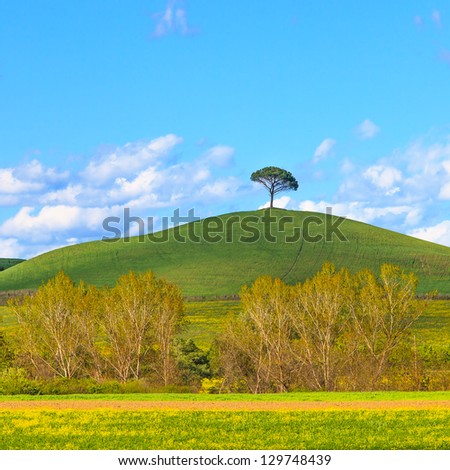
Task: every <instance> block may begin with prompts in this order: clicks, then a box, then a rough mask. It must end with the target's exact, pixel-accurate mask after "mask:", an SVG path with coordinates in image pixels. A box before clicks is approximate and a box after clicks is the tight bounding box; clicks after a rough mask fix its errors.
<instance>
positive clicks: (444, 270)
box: [0, 209, 450, 298]
mask: <svg viewBox="0 0 450 470" xmlns="http://www.w3.org/2000/svg"><path fill="white" fill-rule="evenodd" d="M264 214H268V212H267V211H254V212H240V213H235V214H227V215H223V216H220V217H217V218H214V219H206V220H207V221H206V222H202V221H201V222H195V223H193V224H188V225H184V226H181V227H179V237H178V238H180V237H187V236H188V234H189V233H194V234H195V235H196V236H198V237H199V240H198V241H194V240H192V238H193V237H190V239H191V241H186V242H180V241H177V240H176V233H175V232H174V230H173V229H171V230H169V231H168V232H166V233H167V236H168V240H167V241H165V242H160V243H156V242H154V241H149V240H148V239H147V238H146V237H143V238H144V240H142V241H140V240H139V238H137V237H135V238H130V239H129V241H128V242H124V241H123V240H118V241H115V242H102V241H98V242H91V243H84V244H80V245H74V246H69V247H66V248H62V249H59V250H55V251H52V252H49V253H46V254H43V255H41V256H38V257H36V258H33V259H31V260H28V261H26V262H24V263H21V264H19V265H17V266H14V267H12V268H10V269H7V270H5V271H3V272H1V273H0V291H5V290H16V289H24V288H36V287H38V286H39V285H40V284H41V283H42V282H43V281H45V280H47V279H49V278H50V277H53V276H54V275H55V274H56V273H57V272H58V271H60V270H61V269H63V270H64V271H65V272H66V273H67V274H69V275H70V276H71V277H72V279H73V280H74V281H79V280H80V279H83V280H84V281H85V282H87V283H91V284H95V285H98V286H102V285H105V284H108V285H111V284H113V283H114V282H115V280H116V279H117V277H118V276H119V275H121V274H124V273H128V272H129V271H131V270H133V271H138V272H139V271H145V270H148V269H152V270H153V271H154V272H155V273H156V274H157V275H158V276H162V277H165V278H167V279H168V280H169V281H171V282H174V283H176V284H177V285H179V286H180V287H181V288H182V290H183V292H184V294H185V295H187V296H206V297H209V298H211V297H214V296H224V295H231V294H236V293H238V292H239V290H240V288H241V286H242V285H243V284H246V283H250V282H252V281H254V280H255V279H256V278H257V277H259V276H261V275H263V274H269V275H271V276H273V277H279V278H281V279H283V280H285V281H286V282H288V283H295V282H297V281H303V280H305V279H306V278H307V277H311V276H312V275H314V274H315V273H316V272H317V271H319V270H320V268H321V267H322V264H323V263H324V262H325V261H331V262H333V263H334V264H335V265H336V266H337V267H338V268H340V267H344V266H345V267H348V268H349V269H350V270H351V271H353V272H355V271H358V270H361V269H363V268H370V269H372V270H374V271H375V272H378V271H379V268H380V265H381V264H382V263H393V264H398V265H400V266H402V267H403V268H404V269H406V270H407V271H414V272H415V273H416V274H417V276H418V277H419V279H420V284H419V289H418V290H419V292H422V293H423V292H427V291H430V290H434V289H437V290H438V291H439V292H440V293H445V294H450V282H449V281H450V248H448V247H445V246H442V245H436V244H433V243H429V242H426V241H423V240H418V239H415V238H412V237H409V236H406V235H402V234H399V233H396V232H392V231H389V230H384V229H381V228H377V227H374V226H371V225H368V224H364V223H361V222H355V221H352V220H345V221H344V222H343V223H342V224H341V225H340V227H339V228H340V230H341V232H342V234H343V235H344V236H345V237H346V240H347V241H340V240H339V239H338V238H337V237H336V236H335V235H332V236H331V237H330V236H329V235H330V230H328V231H327V230H326V227H330V226H331V223H332V222H333V221H334V222H336V219H335V218H332V217H331V216H326V215H324V214H319V213H310V212H298V211H285V210H281V209H274V210H273V211H272V215H273V216H274V221H273V222H271V223H264V222H263V218H262V217H263V216H264ZM245 217H246V218H247V219H246V220H247V221H250V222H251V223H249V224H248V225H247V226H245V225H242V224H240V223H239V222H238V220H241V221H242V219H243V218H245ZM249 218H252V219H249ZM283 218H284V219H283ZM308 220H309V221H310V222H311V221H312V223H310V225H309V229H310V230H309V232H308V233H309V237H310V241H305V237H304V236H303V237H300V239H299V241H297V242H289V241H288V237H291V236H292V235H293V233H294V230H295V229H298V228H305V227H306V225H305V221H308ZM211 221H212V222H211ZM207 223H211V224H212V225H210V227H213V228H214V227H218V226H220V225H222V227H223V230H222V231H220V230H219V234H217V233H215V234H213V235H211V234H210V237H209V238H208V237H207V236H206V235H205V233H204V229H205V226H206V224H207ZM249 227H250V229H249ZM219 229H220V227H219ZM249 230H251V231H253V232H254V233H256V234H257V235H258V234H259V235H260V236H259V238H258V239H255V240H254V241H252V242H249V240H248V239H249V238H250V237H251V236H253V235H252V232H251V231H249ZM327 233H328V238H330V239H329V240H327ZM304 234H305V231H303V235H304ZM157 235H158V237H159V238H160V237H161V236H162V234H161V233H160V234H157ZM316 236H318V238H317V240H316V241H312V238H314V237H316ZM214 237H216V238H217V237H218V238H219V240H218V241H215V242H213V241H211V240H213V239H214ZM243 237H244V241H243ZM270 237H272V240H271V239H270ZM255 238H256V237H255ZM208 240H209V241H208ZM245 241H246V242H245Z"/></svg>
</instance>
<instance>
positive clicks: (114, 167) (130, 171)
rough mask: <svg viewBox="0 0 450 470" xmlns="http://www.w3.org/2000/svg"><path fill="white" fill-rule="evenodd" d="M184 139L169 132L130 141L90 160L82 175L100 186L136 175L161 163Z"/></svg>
mask: <svg viewBox="0 0 450 470" xmlns="http://www.w3.org/2000/svg"><path fill="white" fill-rule="evenodd" d="M182 141H183V139H182V138H181V137H178V136H176V135H174V134H168V135H166V136H163V137H158V138H157V139H154V140H151V141H150V142H132V143H128V144H126V145H124V146H123V147H117V148H116V149H115V150H113V151H112V152H109V153H107V154H106V155H103V156H102V157H100V158H98V159H94V160H92V161H91V162H89V164H88V166H87V168H86V169H85V170H84V171H83V172H82V175H81V176H82V177H83V178H84V179H86V180H88V181H90V182H91V184H94V183H95V184H96V185H98V186H100V185H102V184H104V183H105V182H107V181H111V180H114V179H115V178H123V177H125V176H132V175H135V174H136V173H138V172H139V171H141V170H143V169H145V168H148V166H149V165H151V164H156V163H159V162H160V161H161V160H162V159H163V158H164V157H165V156H167V155H168V154H169V152H170V151H171V150H173V148H174V147H175V146H177V145H179V144H181V143H182Z"/></svg>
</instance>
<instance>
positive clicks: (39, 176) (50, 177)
mask: <svg viewBox="0 0 450 470" xmlns="http://www.w3.org/2000/svg"><path fill="white" fill-rule="evenodd" d="M14 172H15V174H16V175H17V176H18V177H19V178H21V179H23V180H28V181H39V183H58V182H61V181H66V180H67V179H68V178H69V176H70V175H69V172H68V171H63V172H62V173H58V171H57V170H56V169H55V168H45V167H44V166H43V165H42V163H41V162H40V161H38V160H36V159H34V160H32V161H31V162H29V163H26V164H24V165H21V166H19V167H17V168H16V169H15V170H14Z"/></svg>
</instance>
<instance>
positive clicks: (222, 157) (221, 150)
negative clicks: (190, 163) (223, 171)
mask: <svg viewBox="0 0 450 470" xmlns="http://www.w3.org/2000/svg"><path fill="white" fill-rule="evenodd" d="M234 154H235V149H234V148H233V147H229V146H227V145H216V146H215V147H212V148H210V149H209V150H208V151H207V152H206V153H205V155H204V161H205V162H206V163H212V164H213V165H216V166H218V167H222V168H225V167H228V166H230V165H231V163H232V162H233V157H234Z"/></svg>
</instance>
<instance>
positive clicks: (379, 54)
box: [0, 0, 450, 257]
mask: <svg viewBox="0 0 450 470" xmlns="http://www.w3.org/2000/svg"><path fill="white" fill-rule="evenodd" d="M449 83H450V4H449V2H448V1H443V0H435V1H428V0H421V1H414V0H411V1H408V2H390V1H387V0H379V1H372V0H368V1H364V2H355V1H350V0H340V1H339V2H336V1H331V0H329V1H326V0H320V1H314V2H310V1H308V2H307V1H299V0H297V1H294V0H280V1H279V2H258V3H255V2H242V1H240V2H238V1H234V0H227V1H222V0H215V1H206V0H203V1H201V0H191V1H188V0H186V1H182V0H161V1H160V0H130V1H128V2H123V1H110V0H77V1H75V0H67V1H64V2H57V1H56V0H51V1H50V0H27V1H24V0H15V1H14V2H1V4H0V104H1V105H0V135H1V139H0V206H1V213H0V257H10V256H15V257H31V256H34V255H36V254H38V253H41V252H44V251H48V250H50V249H53V248H56V247H59V246H64V245H67V244H71V243H77V242H82V241H87V240H92V239H99V238H101V237H102V236H103V235H105V231H104V230H103V228H102V221H103V220H104V219H105V218H106V217H108V216H120V215H121V214H122V213H123V208H124V207H129V208H130V210H131V213H132V214H133V215H136V216H141V217H148V216H153V217H155V218H160V217H162V216H164V215H171V214H172V212H173V210H174V209H176V208H180V210H181V212H182V213H184V212H187V210H188V209H190V208H195V212H196V214H197V215H199V216H206V215H213V214H220V213H224V212H230V211H235V210H253V209H256V208H259V207H261V206H263V205H264V204H265V203H266V202H267V201H268V196H267V194H266V193H265V192H264V190H263V189H262V188H260V187H258V186H257V185H254V184H253V183H251V182H250V180H249V177H250V174H251V173H252V172H253V171H254V170H256V169H258V168H261V167H263V166H267V165H274V166H279V167H282V168H285V169H287V170H289V171H291V172H292V173H293V174H294V175H295V176H296V177H297V179H298V181H299V184H300V187H299V190H298V191H297V192H290V193H285V194H282V195H280V198H279V199H278V201H277V204H278V205H279V206H280V207H286V208H290V209H302V210H316V211H322V212H324V211H325V208H326V207H327V206H331V207H333V213H335V214H339V215H342V216H346V217H349V218H352V219H356V220H361V221H364V222H368V223H371V224H374V225H378V226H381V227H385V228H389V229H392V230H396V231H399V232H402V233H406V234H410V235H413V236H416V237H419V238H425V239H428V240H431V241H435V242H437V243H441V244H445V245H448V246H450V214H449V208H450V114H449V109H450V87H449Z"/></svg>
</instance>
